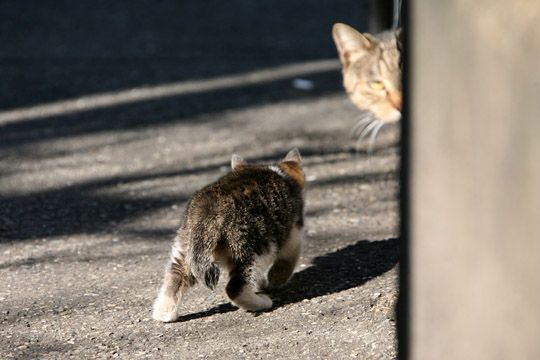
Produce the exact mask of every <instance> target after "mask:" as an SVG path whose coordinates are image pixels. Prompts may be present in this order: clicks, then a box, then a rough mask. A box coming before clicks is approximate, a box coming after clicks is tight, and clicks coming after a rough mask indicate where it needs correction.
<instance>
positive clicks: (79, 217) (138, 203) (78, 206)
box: [0, 181, 187, 242]
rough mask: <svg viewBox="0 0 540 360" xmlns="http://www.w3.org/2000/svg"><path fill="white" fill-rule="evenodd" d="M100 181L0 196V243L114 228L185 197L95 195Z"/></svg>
mask: <svg viewBox="0 0 540 360" xmlns="http://www.w3.org/2000/svg"><path fill="white" fill-rule="evenodd" d="M98 184H99V181H96V182H89V183H85V184H81V185H73V186H67V187H64V188H60V189H53V190H46V191H41V192H37V193H32V194H29V195H9V196H8V195H0V202H1V203H2V207H1V209H0V242H2V241H14V240H29V239H39V238H44V237H48V236H60V235H70V234H80V233H87V234H94V233H100V232H103V231H105V230H111V229H114V228H115V227H116V226H118V224H119V223H120V222H122V221H123V220H126V219H129V218H132V217H136V216H141V215H143V214H144V213H146V212H147V211H150V210H153V211H155V210H157V209H160V208H164V207H170V206H172V205H175V204H179V203H182V202H184V201H186V200H187V196H186V195H184V194H178V195H177V196H170V197H165V196H159V197H148V196H147V197H144V198H131V197H129V196H127V195H126V196H116V195H115V196H109V195H96V194H95V193H94V191H96V190H98V189H100V186H99V185H98Z"/></svg>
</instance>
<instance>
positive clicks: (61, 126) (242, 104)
mask: <svg viewBox="0 0 540 360" xmlns="http://www.w3.org/2000/svg"><path fill="white" fill-rule="evenodd" d="M304 78H306V79H309V80H311V81H313V82H314V84H315V87H314V88H313V89H312V90H310V91H302V90H298V89H295V88H294V87H293V86H292V85H291V82H292V80H293V77H291V78H287V79H283V80H278V81H274V82H268V83H262V84H257V85H247V86H240V87H235V88H229V89H223V90H216V91H207V92H201V93H193V94H186V95H182V96H173V97H165V98H162V99H157V100H150V101H142V102H136V103H132V104H125V105H120V106H112V107H108V108H103V109H98V110H89V111H83V112H77V113H73V114H67V115H65V116H54V117H50V118H38V119H27V120H19V121H16V122H12V123H7V124H5V125H0V131H1V139H2V141H1V142H0V150H3V151H9V150H10V149H17V148H18V147H20V146H25V145H30V144H32V143H34V142H40V141H47V140H55V139H61V138H66V137H72V136H82V135H88V134H93V133H99V132H104V131H114V130H117V131H129V130H134V129H145V128H148V127H154V126H159V125H165V124H169V123H173V122H179V121H186V122H192V123H197V124H202V123H204V122H205V121H209V118H201V117H199V118H196V117H197V116H199V115H203V114H212V113H215V112H220V111H224V110H230V109H235V108H246V107H250V106H255V105H261V104H267V103H273V102H278V101H294V100H301V99H307V98H312V97H321V96H325V95H328V94H332V93H336V92H341V91H342V85H341V74H340V72H339V71H338V70H335V71H325V72H320V73H315V74H311V75H309V76H305V77H304ZM194 118H196V119H194ZM214 120H215V118H212V120H211V121H214ZM215 126H216V127H218V126H219V124H216V125H215Z"/></svg>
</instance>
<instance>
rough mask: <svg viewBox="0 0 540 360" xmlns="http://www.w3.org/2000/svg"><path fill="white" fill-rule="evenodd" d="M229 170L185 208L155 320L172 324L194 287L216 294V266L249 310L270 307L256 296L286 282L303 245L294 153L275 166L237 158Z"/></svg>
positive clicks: (300, 181)
mask: <svg viewBox="0 0 540 360" xmlns="http://www.w3.org/2000/svg"><path fill="white" fill-rule="evenodd" d="M231 167H232V171H231V172H230V173H228V174H227V175H225V176H223V177H222V178H220V179H219V180H217V181H216V182H215V183H213V184H210V185H208V186H206V187H204V188H203V189H201V190H199V191H197V192H196V193H195V195H193V197H192V198H191V200H190V201H189V202H188V204H187V206H186V210H185V212H184V216H183V220H182V224H181V226H180V229H179V230H178V234H177V236H176V238H175V240H174V243H173V246H172V253H171V258H170V261H169V264H168V265H167V269H166V272H165V277H164V280H163V284H162V286H161V289H160V291H159V294H158V296H157V299H156V301H155V303H154V309H153V318H154V319H155V320H159V321H163V322H170V321H174V320H176V319H177V317H178V315H177V305H178V303H179V301H180V299H181V297H182V295H183V294H184V293H185V292H186V290H188V289H189V288H190V287H191V286H193V285H195V284H196V283H197V282H200V283H203V284H204V285H206V286H207V287H208V288H210V289H212V290H213V289H214V288H215V286H216V285H217V283H218V280H219V276H220V269H222V270H226V271H227V272H228V273H229V282H228V284H227V287H226V292H227V295H228V297H229V298H230V299H231V301H232V302H233V303H234V304H235V305H237V306H238V307H240V308H242V309H245V310H247V311H261V310H265V309H269V308H271V307H272V300H271V299H270V298H269V297H268V296H267V295H265V294H262V293H259V291H260V290H263V289H265V288H267V287H275V286H279V285H283V284H285V283H286V282H287V281H288V280H289V278H290V277H291V275H292V272H293V270H294V267H295V265H296V262H297V260H298V257H299V255H300V248H301V245H302V227H303V223H304V220H303V208H304V200H303V189H304V172H303V170H302V159H301V156H300V152H299V151H298V149H296V148H295V149H293V150H291V151H290V152H289V153H288V154H287V156H286V157H285V158H284V159H283V160H282V161H281V162H280V163H279V164H277V165H274V166H263V165H251V164H247V163H246V162H245V161H244V160H243V159H242V158H241V157H239V156H238V155H233V157H232V160H231Z"/></svg>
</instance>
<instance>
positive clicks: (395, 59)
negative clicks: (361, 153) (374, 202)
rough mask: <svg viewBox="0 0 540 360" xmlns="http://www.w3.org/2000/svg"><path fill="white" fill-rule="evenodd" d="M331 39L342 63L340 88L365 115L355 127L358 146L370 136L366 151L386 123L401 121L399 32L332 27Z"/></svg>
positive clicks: (340, 26) (341, 26)
mask: <svg viewBox="0 0 540 360" xmlns="http://www.w3.org/2000/svg"><path fill="white" fill-rule="evenodd" d="M332 36H333V38H334V42H335V44H336V48H337V50H338V54H339V58H340V60H341V64H342V65H343V67H342V73H343V86H344V87H345V91H346V93H347V95H349V98H350V99H351V101H352V102H353V103H354V104H355V105H356V106H357V107H358V108H359V109H360V110H363V111H364V112H363V113H362V114H361V115H360V117H359V120H358V122H357V124H356V125H355V126H354V128H353V130H352V133H353V137H355V138H357V139H358V143H359V142H361V141H362V139H363V138H364V137H366V136H367V135H369V134H371V135H370V146H369V149H370V150H371V149H372V148H373V145H374V142H375V138H376V137H377V134H378V132H379V130H380V129H381V128H382V127H383V125H384V124H385V123H390V122H396V121H398V120H400V119H401V107H402V95H401V67H400V66H401V64H400V50H399V46H400V36H401V31H400V30H397V31H387V32H383V33H381V34H378V35H371V34H366V33H364V34H361V33H360V32H358V31H356V30H355V29H353V28H352V27H350V26H349V25H345V24H340V23H337V24H334V27H333V28H332Z"/></svg>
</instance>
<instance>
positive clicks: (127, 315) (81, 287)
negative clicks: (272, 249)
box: [0, 1, 399, 359]
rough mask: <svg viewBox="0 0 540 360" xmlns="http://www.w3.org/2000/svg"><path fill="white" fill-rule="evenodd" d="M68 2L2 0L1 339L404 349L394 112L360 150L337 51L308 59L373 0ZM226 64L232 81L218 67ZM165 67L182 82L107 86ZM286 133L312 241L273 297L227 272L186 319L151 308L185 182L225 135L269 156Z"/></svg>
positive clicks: (46, 346)
mask: <svg viewBox="0 0 540 360" xmlns="http://www.w3.org/2000/svg"><path fill="white" fill-rule="evenodd" d="M70 3H71V2H65V3H61V2H60V3H59V5H54V6H53V3H52V2H51V3H50V4H49V3H48V2H46V1H44V2H43V3H41V2H39V3H37V2H36V3H35V7H34V8H31V9H29V8H28V9H27V8H25V6H24V5H23V4H22V2H5V3H3V4H1V5H0V14H1V17H2V18H3V19H5V21H2V31H0V34H1V35H0V39H1V40H2V42H3V46H2V49H1V51H0V56H1V59H0V74H1V75H2V78H3V79H5V81H3V83H2V84H0V89H1V92H2V102H3V106H2V108H1V109H2V110H0V139H1V141H0V151H1V153H0V154H1V156H0V171H1V173H2V181H1V182H0V279H1V282H0V358H1V359H11V358H14V359H26V358H39V359H46V358H56V359H67V358H76V359H79V358H122V359H135V358H149V357H151V358H171V359H173V358H174V359H179V358H181V359H200V358H202V359H243V358H245V359H264V358H270V359H329V358H333V359H349V358H358V359H394V358H396V340H395V315H394V307H395V302H396V298H397V276H398V274H397V262H398V241H399V240H398V228H397V227H398V215H397V214H398V213H397V207H398V203H397V192H398V182H397V167H398V160H399V156H398V155H399V154H398V147H397V145H396V144H397V138H398V134H397V129H396V128H395V127H388V128H386V129H385V131H384V132H383V133H382V134H381V135H380V137H379V139H378V142H377V146H376V148H375V150H374V151H373V152H372V153H370V154H368V153H366V152H365V151H363V150H362V148H360V150H359V151H356V150H355V144H354V142H353V141H351V140H350V139H349V131H350V128H351V127H352V126H353V125H354V123H355V118H356V117H357V116H358V111H357V110H356V109H355V108H354V107H353V106H352V105H351V104H350V103H349V101H348V100H347V99H346V97H345V95H344V94H343V91H342V89H341V84H340V73H339V70H338V67H337V64H335V66H330V68H328V69H326V70H317V69H316V67H315V69H314V68H313V66H312V64H314V63H318V62H320V61H321V59H331V58H333V57H335V51H334V49H333V47H332V46H333V45H332V43H331V39H330V35H329V34H330V26H331V24H332V22H334V21H338V20H339V21H348V22H350V23H353V24H354V21H355V20H354V19H357V20H356V25H357V26H359V27H361V26H363V24H364V22H365V18H364V17H363V16H364V15H362V14H365V13H364V11H365V3H364V2H361V1H360V2H352V1H351V2H347V1H345V2H336V4H334V5H329V4H327V3H324V4H322V2H321V3H320V4H319V2H314V4H313V5H310V6H309V7H308V6H307V5H304V6H303V7H301V6H299V5H298V6H297V5H294V4H289V3H287V2H282V1H279V2H269V1H267V2H261V4H262V5H258V6H259V7H257V6H255V5H253V3H251V2H242V1H235V2H232V3H230V2H228V4H229V6H228V7H226V8H225V7H223V6H222V5H219V6H221V7H223V8H220V9H218V10H220V11H221V13H217V12H214V11H213V10H215V9H214V8H212V7H210V5H197V4H199V3H197V2H193V4H191V5H189V4H190V3H189V2H187V3H186V4H187V5H182V6H180V5H176V6H175V4H176V3H177V2H175V1H163V2H159V4H158V5H154V2H150V1H148V2H144V1H137V2H133V4H134V5H133V6H132V8H129V9H126V8H122V7H120V6H118V5H110V4H109V3H107V2H87V1H81V2H77V4H78V5H70ZM94 3H96V5H95V6H92V4H94ZM156 3H157V2H156ZM39 4H41V5H39ZM55 4H56V3H55ZM231 4H233V5H235V6H231ZM272 4H274V5H272ZM215 6H218V5H215ZM145 14H148V16H145ZM261 14H266V15H264V16H263V15H261ZM270 15H272V16H270ZM51 19H55V21H52V20H51ZM173 19H177V20H176V21H173ZM204 19H206V20H204ZM299 19H303V20H304V21H303V22H299V21H298V20H299ZM205 24H206V25H205ZM293 25H294V26H293ZM215 37H217V39H216V38H215ZM143 45H144V46H143ZM292 63H294V64H300V65H298V66H297V67H294V68H292V69H293V70H291V71H290V72H289V73H287V72H286V71H285V73H283V72H280V70H276V67H277V66H285V68H286V69H288V68H287V66H290V64H292ZM310 64H311V65H310ZM264 69H266V70H268V71H269V74H270V75H268V76H269V77H268V78H265V79H266V80H261V78H260V70H264ZM281 69H283V68H281ZM252 72H255V73H252ZM296 72H298V74H296ZM246 74H252V76H251V75H250V76H251V77H250V76H246ZM224 76H237V78H235V79H237V80H238V83H236V84H235V85H234V86H232V85H231V86H227V85H226V84H227V81H228V80H227V81H224V84H225V85H223V84H221V83H220V82H219V81H218V82H216V83H214V82H212V81H213V80H212V79H214V80H215V79H216V78H219V77H224ZM273 76H275V78H273ZM298 78H302V79H304V80H308V82H302V81H300V82H298V81H295V79H298ZM246 79H248V80H246ZM249 79H251V80H249ZM208 80H211V82H210V83H208V82H206V83H205V81H208ZM187 83H189V84H190V87H186V88H185V89H184V86H185V85H186V84H187ZM298 83H303V84H310V86H300V87H298V86H295V84H298ZM167 84H176V85H177V86H178V88H179V89H184V90H182V91H183V92H182V91H180V92H176V93H164V94H161V95H159V93H158V94H157V95H156V94H155V93H154V95H155V96H153V97H150V98H145V99H139V100H137V99H135V100H133V101H130V102H126V103H121V104H120V103H118V104H117V103H115V99H117V98H115V96H118V94H124V95H125V94H126V91H129V90H130V89H133V88H139V89H141V87H143V88H142V89H143V90H141V91H142V93H145V91H146V90H148V89H154V90H155V89H162V86H165V85H167ZM220 84H221V85H220ZM152 87H153V88H152ZM145 89H146V90H145ZM4 94H6V96H4ZM90 95H100V96H102V97H103V98H104V99H109V100H110V103H108V105H106V106H101V107H96V106H95V103H93V102H92V101H93V100H92V98H89V96H90ZM73 99H79V100H78V103H77V104H78V105H77V106H79V108H76V107H75V108H74V107H73V106H72V104H71V105H70V103H65V101H66V100H73ZM60 101H63V102H62V103H58V104H57V105H58V109H59V110H58V112H57V113H55V114H52V115H51V114H47V113H46V111H45V110H43V112H42V113H39V112H38V113H35V112H34V113H32V112H28V110H29V109H30V110H31V109H35V108H33V107H35V106H41V105H44V104H51V103H55V102H60ZM70 106H71V107H70ZM40 109H41V108H40ZM40 111H42V110H40ZM63 111H64V112H63ZM293 146H297V147H299V148H300V150H301V152H302V153H303V156H304V162H305V170H306V173H307V179H308V184H307V208H306V241H305V248H304V251H303V254H302V256H301V259H300V261H299V265H298V267H297V269H296V273H295V275H294V277H293V279H292V280H291V282H290V283H289V284H288V285H287V286H286V287H285V288H283V289H281V290H279V291H275V292H274V293H272V294H270V295H271V297H272V298H273V299H274V303H275V306H274V308H273V309H272V310H271V311H268V312H265V313H261V314H251V313H246V312H244V311H241V310H238V309H237V308H235V307H233V306H232V305H230V303H229V302H228V300H227V298H226V296H225V294H224V282H225V281H226V279H225V277H223V278H222V281H221V284H220V285H219V286H218V289H217V290H216V291H214V292H211V291H209V290H208V289H206V288H204V287H200V286H198V287H196V288H194V289H193V291H191V292H190V293H189V294H188V296H186V298H185V299H184V301H183V303H182V306H181V310H180V311H181V317H180V319H179V321H178V322H175V323H171V324H162V323H158V322H155V321H153V320H152V319H151V316H150V315H151V305H152V302H153V300H154V296H155V295H156V291H157V289H158V287H159V285H160V281H161V276H162V272H163V269H164V266H165V263H166V261H167V258H168V254H169V251H170V244H171V240H172V237H173V236H174V232H175V230H176V227H177V226H178V222H179V218H180V214H181V213H182V210H183V207H184V206H185V202H186V200H187V199H188V198H189V197H190V195H191V194H192V193H193V192H194V191H195V190H197V189H198V188H200V187H202V186H204V185H205V184H207V183H209V182H211V181H213V180H215V179H217V178H218V177H219V176H221V175H222V174H224V173H225V172H226V171H228V167H229V162H230V156H231V154H232V153H239V154H241V155H242V156H243V157H244V158H246V159H247V160H248V161H255V162H263V163H270V162H272V161H275V160H277V159H279V158H280V157H281V156H283V155H284V154H285V153H286V152H287V151H288V150H289V149H290V148H292V147H293Z"/></svg>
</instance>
